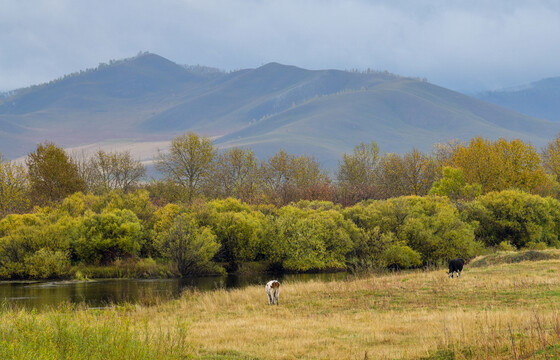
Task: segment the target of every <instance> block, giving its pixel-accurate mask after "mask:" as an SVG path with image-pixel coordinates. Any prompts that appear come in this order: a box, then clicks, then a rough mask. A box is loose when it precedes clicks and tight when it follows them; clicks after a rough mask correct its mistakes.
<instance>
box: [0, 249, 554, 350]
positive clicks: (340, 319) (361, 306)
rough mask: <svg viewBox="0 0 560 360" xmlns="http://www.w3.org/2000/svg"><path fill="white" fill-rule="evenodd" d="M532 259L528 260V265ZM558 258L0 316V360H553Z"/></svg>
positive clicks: (510, 256) (493, 259)
mask: <svg viewBox="0 0 560 360" xmlns="http://www.w3.org/2000/svg"><path fill="white" fill-rule="evenodd" d="M535 254H537V255H535ZM559 309H560V251H558V250H545V251H538V252H535V251H533V252H526V253H521V255H520V253H506V254H500V255H498V256H490V257H487V258H484V259H482V258H477V259H474V260H473V261H471V262H470V263H469V264H468V265H466V267H465V270H464V272H463V276H462V277H460V278H458V279H457V278H455V279H449V278H448V277H447V275H446V273H445V271H444V269H433V270H417V271H406V272H393V273H385V274H378V275H362V276H352V277H349V278H348V279H347V280H346V281H336V282H308V283H289V282H286V283H283V284H282V287H281V293H280V305H279V306H268V305H267V300H266V295H265V291H264V284H263V286H252V287H247V288H244V289H236V290H230V291H226V290H217V291H212V292H197V291H187V292H185V293H184V294H183V295H182V296H181V297H180V298H179V299H176V300H167V299H162V298H146V299H145V301H143V302H141V303H140V304H124V305H115V306H113V307H111V308H108V309H87V308H85V307H81V306H70V305H68V306H62V307H58V308H55V309H45V310H38V311H35V310H33V311H29V310H23V309H17V308H13V307H9V306H7V305H6V304H4V306H3V307H2V310H1V313H0V358H2V359H34V360H36V359H191V358H192V359H431V360H432V359H433V360H435V359H557V358H560V310H559Z"/></svg>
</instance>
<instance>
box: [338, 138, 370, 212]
mask: <svg viewBox="0 0 560 360" xmlns="http://www.w3.org/2000/svg"><path fill="white" fill-rule="evenodd" d="M378 161H379V146H378V145H377V144H376V143H375V142H374V141H372V142H371V143H370V144H366V143H365V142H361V143H360V144H358V145H356V147H355V148H354V152H353V153H352V154H346V153H344V154H343V155H342V161H340V162H339V164H338V170H337V181H338V185H339V187H340V189H341V190H342V192H343V197H344V198H347V199H348V200H349V201H350V202H353V203H355V202H358V201H361V200H365V199H369V198H372V197H375V195H376V186H375V184H376V176H375V171H376V167H377V164H378ZM346 202H348V201H346Z"/></svg>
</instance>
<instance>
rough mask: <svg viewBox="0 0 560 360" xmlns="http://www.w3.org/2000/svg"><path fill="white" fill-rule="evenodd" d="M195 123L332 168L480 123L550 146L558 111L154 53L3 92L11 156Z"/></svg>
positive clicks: (414, 83)
mask: <svg viewBox="0 0 560 360" xmlns="http://www.w3.org/2000/svg"><path fill="white" fill-rule="evenodd" d="M189 130H192V131H196V132H198V133H200V134H202V135H207V136H212V137H216V139H215V143H216V145H217V146H218V147H221V148H229V147H232V146H244V147H250V148H252V149H253V150H254V151H255V153H256V155H257V156H258V157H259V158H263V159H264V158H266V157H267V156H270V155H272V154H274V153H275V152H277V151H278V150H280V149H284V150H286V151H288V152H292V153H296V154H302V153H306V154H309V155H313V156H315V157H317V158H318V159H319V160H320V161H321V162H323V163H324V164H325V166H326V167H328V168H333V167H334V166H336V163H337V162H338V160H339V159H340V158H341V156H342V153H344V152H350V151H352V149H353V148H354V146H355V145H356V144H358V143H359V142H360V141H367V142H369V141H372V140H373V141H376V142H377V143H378V144H379V145H380V148H381V150H382V151H383V152H399V153H402V152H405V151H407V150H410V149H412V147H415V148H418V149H420V150H423V151H429V150H430V149H431V147H432V145H433V143H434V142H445V141H448V140H451V139H455V138H457V139H460V140H468V139H470V138H471V137H473V136H479V135H480V136H485V137H488V138H497V137H506V138H514V137H518V138H521V139H523V140H526V141H531V142H532V143H533V144H534V145H535V146H543V145H544V144H545V143H546V142H547V141H549V140H551V137H552V136H553V134H555V133H557V132H558V131H560V123H554V122H550V121H546V120H541V119H537V118H535V117H531V116H528V115H524V114H520V113H517V112H515V111H513V110H509V109H506V108H503V107H500V106H497V105H494V104H490V103H488V102H485V101H482V100H480V99H475V98H472V97H469V96H466V95H463V94H460V93H458V92H455V91H452V90H449V89H445V88H442V87H439V86H437V85H434V84H430V83H428V82H426V81H421V80H419V79H415V78H409V77H402V76H399V75H394V74H388V73H386V72H365V73H358V72H348V71H341V70H332V69H331V70H306V69H302V68H299V67H296V66H292V65H282V64H279V63H269V64H266V65H263V66H261V67H258V68H256V69H243V70H239V71H233V72H196V71H190V70H189V69H188V68H187V67H185V66H181V65H178V64H175V63H173V62H172V61H170V60H167V59H165V58H163V57H161V56H159V55H156V54H149V53H148V54H142V55H139V56H137V57H134V58H130V59H126V60H121V61H116V62H114V63H110V64H105V65H102V66H100V67H99V68H97V69H95V70H91V71H86V72H84V73H79V74H75V75H72V76H69V77H65V78H62V79H60V80H57V81H54V82H51V83H48V84H45V85H41V86H38V87H32V88H28V89H25V90H21V91H16V92H15V94H14V95H12V96H10V97H8V98H6V99H4V100H2V101H0V153H2V154H3V155H4V156H6V157H8V158H15V157H18V156H22V155H25V154H26V153H28V152H30V151H33V150H34V147H35V145H36V144H37V143H38V142H42V141H44V140H50V141H54V142H56V143H57V144H61V145H62V146H64V147H79V146H86V145H88V144H93V143H98V142H104V143H118V142H119V141H122V140H123V139H126V141H136V142H153V141H163V140H169V139H171V138H173V137H174V136H176V135H178V134H180V133H182V132H184V131H189ZM154 155H155V154H154Z"/></svg>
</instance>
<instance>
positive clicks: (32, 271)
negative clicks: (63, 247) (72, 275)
mask: <svg viewBox="0 0 560 360" xmlns="http://www.w3.org/2000/svg"><path fill="white" fill-rule="evenodd" d="M25 269H26V273H27V275H28V276H29V277H30V278H32V279H50V278H60V277H64V276H67V275H68V271H69V270H70V260H69V259H68V254H67V253H66V252H64V251H52V250H48V249H45V248H42V249H39V250H38V251H36V252H35V253H34V254H31V255H29V256H27V257H26V258H25Z"/></svg>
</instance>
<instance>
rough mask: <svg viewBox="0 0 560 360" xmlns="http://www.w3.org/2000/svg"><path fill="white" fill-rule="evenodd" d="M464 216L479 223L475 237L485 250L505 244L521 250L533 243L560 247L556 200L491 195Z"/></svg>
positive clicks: (505, 193)
mask: <svg viewBox="0 0 560 360" xmlns="http://www.w3.org/2000/svg"><path fill="white" fill-rule="evenodd" d="M463 214H464V216H465V217H466V218H467V219H468V220H470V221H476V222H478V224H479V225H478V227H477V229H476V237H477V239H479V240H480V241H482V242H483V243H484V244H485V245H486V246H496V245H498V244H500V243H501V242H503V241H506V242H509V243H510V244H511V245H513V246H515V247H516V248H518V249H519V248H523V247H526V246H527V244H528V243H531V242H533V243H539V242H542V243H545V244H547V245H549V246H555V247H557V246H558V245H560V243H559V241H558V236H559V235H560V228H559V226H558V221H559V220H560V202H558V200H555V199H551V198H542V197H540V196H538V195H531V194H528V193H526V192H523V191H519V190H507V191H502V192H492V193H488V194H486V195H484V196H481V197H479V198H478V199H477V200H476V201H474V202H472V203H470V204H468V205H467V206H466V207H465V209H464V210H463Z"/></svg>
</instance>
